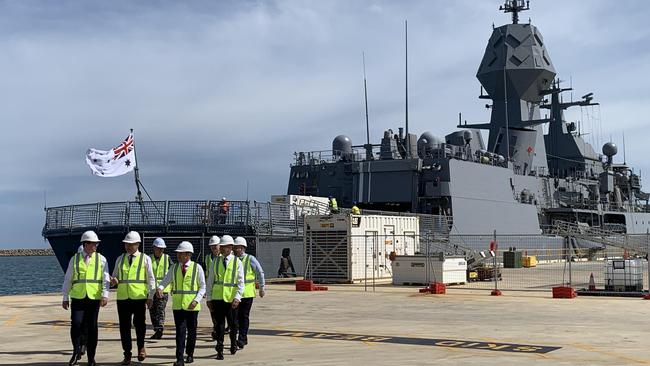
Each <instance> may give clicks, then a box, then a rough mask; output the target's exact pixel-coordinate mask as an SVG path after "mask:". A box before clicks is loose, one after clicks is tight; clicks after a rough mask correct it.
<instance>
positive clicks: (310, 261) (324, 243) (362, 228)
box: [305, 214, 420, 283]
mask: <svg viewBox="0 0 650 366" xmlns="http://www.w3.org/2000/svg"><path fill="white" fill-rule="evenodd" d="M418 233H419V220H418V218H417V217H412V216H383V215H348V214H336V215H323V216H307V217H305V259H306V271H307V277H308V278H311V279H313V280H314V281H317V282H328V283H354V282H360V281H364V280H375V281H376V280H382V279H388V280H390V279H391V278H392V268H391V265H390V259H389V257H390V256H391V253H393V255H413V254H415V252H418V251H419V249H420V242H419V237H418Z"/></svg>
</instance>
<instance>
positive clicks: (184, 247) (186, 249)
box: [175, 241, 194, 253]
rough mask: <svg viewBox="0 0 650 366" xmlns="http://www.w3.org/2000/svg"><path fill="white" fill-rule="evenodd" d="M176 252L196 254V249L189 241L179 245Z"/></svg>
mask: <svg viewBox="0 0 650 366" xmlns="http://www.w3.org/2000/svg"><path fill="white" fill-rule="evenodd" d="M175 252H179V253H194V247H193V246H192V243H190V242H189V241H182V242H181V243H180V244H178V248H176V250H175Z"/></svg>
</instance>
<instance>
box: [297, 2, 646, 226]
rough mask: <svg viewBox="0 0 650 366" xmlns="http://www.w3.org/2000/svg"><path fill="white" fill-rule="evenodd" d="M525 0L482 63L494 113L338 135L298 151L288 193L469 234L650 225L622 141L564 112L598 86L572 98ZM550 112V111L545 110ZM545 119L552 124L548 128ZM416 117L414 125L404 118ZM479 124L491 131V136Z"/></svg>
mask: <svg viewBox="0 0 650 366" xmlns="http://www.w3.org/2000/svg"><path fill="white" fill-rule="evenodd" d="M528 8H529V6H528V2H526V3H524V2H523V1H517V0H508V1H506V2H505V4H504V5H503V6H502V7H501V8H500V9H501V10H503V11H504V12H506V13H511V14H512V23H511V24H506V25H503V26H501V27H496V28H493V32H492V35H491V36H490V38H489V40H488V44H487V46H486V48H485V53H484V56H483V59H482V60H481V63H480V65H479V68H478V72H477V73H476V77H477V78H478V80H479V81H480V83H481V85H482V88H481V95H480V96H479V98H480V99H486V100H488V101H490V103H489V104H487V105H486V107H487V108H489V109H490V110H491V116H490V122H489V123H479V124H467V123H466V122H465V123H464V124H463V123H461V120H460V118H459V124H458V126H457V128H459V129H460V130H457V131H454V132H451V133H450V134H448V135H446V136H444V137H440V136H435V135H433V134H432V133H430V132H424V133H422V134H421V135H420V136H419V137H418V136H417V135H416V134H412V133H409V132H408V127H407V132H406V133H405V131H404V128H401V127H400V128H399V129H398V130H397V133H395V132H394V131H392V130H387V131H384V134H383V137H382V139H381V141H380V143H379V144H371V143H370V141H368V142H367V143H366V144H364V145H354V144H353V143H352V141H351V139H350V138H349V137H347V136H345V135H339V136H336V137H335V138H334V140H333V142H332V149H331V150H330V151H312V152H298V153H296V154H295V161H294V163H293V164H292V166H291V172H290V177H289V186H288V193H289V194H302V195H314V196H333V197H336V198H337V200H338V202H339V204H340V205H341V206H343V207H351V206H352V205H357V206H358V207H361V208H370V209H381V210H398V211H408V212H417V213H425V214H436V215H445V216H447V217H449V222H450V223H452V224H453V229H454V231H456V232H457V233H461V234H488V233H491V232H493V231H494V230H496V231H497V232H498V233H501V234H539V233H542V231H543V230H544V229H545V228H546V227H548V226H550V225H552V224H553V223H554V222H556V221H563V222H569V223H574V224H581V225H588V226H589V227H598V228H601V229H603V230H608V231H612V232H617V233H628V234H633V233H646V232H647V230H648V229H650V210H649V208H650V207H649V206H648V199H649V195H648V193H645V192H643V191H642V190H641V178H640V176H639V175H638V174H636V173H634V172H633V170H632V169H631V168H630V167H628V166H627V165H626V164H616V163H614V156H615V155H616V154H617V146H616V145H615V144H614V143H611V142H608V143H606V144H604V146H602V154H599V153H597V152H596V150H595V149H594V147H593V146H592V145H591V144H589V143H588V142H587V141H585V139H584V135H583V134H581V133H580V131H578V129H577V125H576V123H575V122H567V121H565V118H564V111H565V110H567V109H568V108H571V107H586V106H592V105H597V103H595V102H594V101H593V93H588V94H586V95H584V96H583V97H582V98H581V99H580V100H577V101H570V102H565V101H563V99H562V93H564V92H567V91H570V90H572V89H571V88H562V87H561V85H560V81H559V80H558V79H556V71H555V67H554V65H553V63H552V61H551V57H550V55H549V52H548V51H547V48H546V44H545V43H544V38H543V37H542V34H541V33H540V31H539V29H538V28H537V27H535V26H534V25H532V24H530V23H527V24H521V23H520V22H519V13H520V12H521V11H523V10H528ZM542 112H544V117H542ZM543 125H548V133H546V134H544V130H543V128H542V126H543ZM407 126H408V125H407ZM481 130H487V131H488V132H489V138H488V141H487V145H486V144H485V142H484V140H483V137H482V135H481V132H480V131H481Z"/></svg>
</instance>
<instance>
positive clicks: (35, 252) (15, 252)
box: [0, 248, 54, 257]
mask: <svg viewBox="0 0 650 366" xmlns="http://www.w3.org/2000/svg"><path fill="white" fill-rule="evenodd" d="M52 255H54V251H53V250H52V249H50V248H43V249H0V257H33V256H52Z"/></svg>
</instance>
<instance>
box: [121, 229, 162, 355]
mask: <svg viewBox="0 0 650 366" xmlns="http://www.w3.org/2000/svg"><path fill="white" fill-rule="evenodd" d="M141 242H142V239H141V238H140V234H138V232H136V231H129V232H128V233H127V234H126V236H125V237H124V239H123V240H122V243H124V251H125V252H126V253H124V254H122V255H120V256H119V257H117V259H116V260H115V267H114V268H113V277H112V278H111V284H112V285H114V286H115V285H117V315H118V319H119V323H120V340H121V341H122V350H123V351H124V359H123V360H122V363H121V365H130V364H131V356H132V352H131V350H132V348H133V342H132V340H131V327H132V325H133V327H135V336H136V345H137V346H138V355H137V356H138V361H140V362H142V361H144V360H145V358H146V357H147V352H146V350H145V348H144V337H145V333H146V332H147V325H146V323H145V319H146V313H147V309H150V308H151V305H152V304H153V295H154V293H155V291H156V277H155V276H154V274H153V268H152V264H151V258H150V257H149V256H148V255H146V254H144V253H142V252H140V250H139V248H140V243H141Z"/></svg>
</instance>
